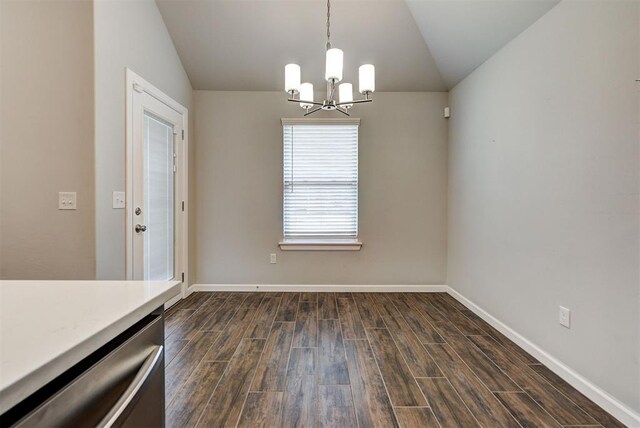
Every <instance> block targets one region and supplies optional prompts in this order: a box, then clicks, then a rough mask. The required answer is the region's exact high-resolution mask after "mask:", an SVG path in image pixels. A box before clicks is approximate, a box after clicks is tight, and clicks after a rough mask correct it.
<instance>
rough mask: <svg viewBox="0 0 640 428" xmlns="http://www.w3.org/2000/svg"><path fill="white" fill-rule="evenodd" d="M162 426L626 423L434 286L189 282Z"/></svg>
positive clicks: (172, 317) (171, 337)
mask: <svg viewBox="0 0 640 428" xmlns="http://www.w3.org/2000/svg"><path fill="white" fill-rule="evenodd" d="M165 335H166V353H165V360H166V405H167V426H168V427H188V426H203V427H223V426H224V427H236V426H238V427H280V426H283V427H293V426H300V427H302V426H307V427H339V428H346V427H361V428H364V427H397V426H400V427H443V428H445V427H478V426H482V427H487V428H494V427H560V426H566V427H568V426H571V427H578V426H581V427H587V426H589V427H594V426H601V427H602V426H603V427H624V425H623V424H621V423H620V422H618V421H617V420H616V419H614V418H613V417H612V416H610V415H609V414H607V413H606V412H605V411H604V410H602V409H600V408H599V407H598V406H597V405H595V404H594V403H593V402H592V401H590V400H589V399H588V398H586V397H585V396H584V395H582V394H580V393H579V392H578V391H576V390H575V389H574V388H572V387H571V386H570V385H568V384H567V383H566V382H564V381H563V380H562V379H560V378H559V377H558V376H557V375H556V374H554V373H553V372H552V371H551V370H549V369H548V368H546V367H545V366H543V365H541V364H540V363H539V362H538V361H536V360H535V359H534V358H533V357H531V356H530V355H528V354H527V353H526V352H524V351H523V350H522V349H520V348H519V347H518V346H516V345H515V344H514V343H513V342H511V341H510V340H509V339H507V338H506V337H505V336H504V335H502V334H500V333H499V332H498V331H497V330H495V329H494V328H493V327H491V326H489V325H488V324H487V323H485V322H484V321H483V320H481V319H480V318H479V317H477V316H476V315H475V314H474V313H473V312H471V311H470V310H469V309H467V308H466V307H464V306H463V305H462V304H460V303H459V302H457V301H456V300H455V299H453V298H452V297H451V296H449V295H447V294H443V293H392V294H382V293H274V292H272V293H193V294H191V295H190V296H189V297H188V298H187V299H185V300H183V301H182V302H180V303H178V304H177V305H175V306H174V307H172V308H171V309H169V310H168V311H167V314H166V324H165Z"/></svg>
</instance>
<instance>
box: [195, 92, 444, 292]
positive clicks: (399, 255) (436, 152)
mask: <svg viewBox="0 0 640 428" xmlns="http://www.w3.org/2000/svg"><path fill="white" fill-rule="evenodd" d="M194 94H195V112H196V119H195V130H196V141H197V152H198V157H197V159H196V181H197V182H198V189H197V197H196V203H197V206H196V211H197V214H196V216H197V218H196V222H197V225H198V237H197V242H196V245H197V250H196V255H197V266H198V267H197V275H196V282H198V283H208V284H236V283H239V284H273V283H275V284H289V283H293V284H296V283H297V284H443V283H444V280H445V271H446V174H447V172H446V159H447V121H446V119H444V118H443V116H442V109H443V107H444V106H445V105H446V103H447V94H446V93H378V94H375V102H374V103H373V104H370V105H366V106H359V107H356V108H354V117H360V118H361V119H362V122H361V125H360V150H359V152H360V153H359V155H360V159H359V163H360V165H359V172H360V200H359V204H360V218H359V224H360V237H361V239H362V241H363V242H364V246H363V247H362V250H361V251H359V252H356V251H354V252H294V251H287V252H281V251H279V249H278V241H279V240H281V238H282V126H281V124H280V118H282V117H301V116H302V110H301V109H300V108H299V107H298V106H297V104H293V103H288V102H287V101H286V100H285V98H286V94H285V93H284V92H282V93H280V92H208V91H195V93H194ZM319 96H320V95H318V97H319ZM269 253H277V254H278V263H277V264H275V265H272V264H269Z"/></svg>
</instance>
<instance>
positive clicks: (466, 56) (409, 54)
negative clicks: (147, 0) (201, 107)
mask: <svg viewBox="0 0 640 428" xmlns="http://www.w3.org/2000/svg"><path fill="white" fill-rule="evenodd" d="M558 1H559V0H406V1H405V0H332V2H331V11H332V12H331V39H332V43H333V46H334V47H339V48H340V49H342V50H343V51H344V68H345V71H344V78H345V81H348V82H352V83H354V86H357V73H358V66H359V65H360V64H364V63H372V64H374V65H375V66H376V89H377V90H379V91H445V90H447V89H450V88H451V87H453V86H454V85H455V84H456V83H458V82H459V81H460V80H461V79H462V78H464V77H465V76H466V75H468V74H469V73H470V72H471V71H473V70H474V69H475V68H476V67H477V66H478V65H480V64H481V63H482V62H484V61H485V60H486V59H487V58H489V57H490V56H491V55H493V54H494V53H495V52H496V51H497V50H499V49H500V48H501V47H502V46H504V45H505V44H506V43H507V42H508V41H510V40H511V39H513V38H514V37H515V36H517V35H518V34H519V33H520V32H522V31H523V30H524V29H525V28H527V27H528V26H529V25H531V24H532V23H533V22H534V21H535V20H537V19H538V18H539V17H540V16H542V15H543V14H544V13H546V12H547V11H548V10H549V9H551V7H553V6H554V5H555V4H556V3H557V2H558ZM156 3H157V4H158V7H159V9H160V12H161V13H162V16H163V18H164V21H165V23H166V25H167V28H168V29H169V33H170V34H171V37H172V38H173V42H174V44H175V46H176V49H177V51H178V54H179V55H180V59H181V60H182V63H183V64H184V67H185V69H186V71H187V74H188V75H189V79H190V80H191V84H192V85H193V88H194V89H206V90H244V91H271V90H281V89H282V87H283V84H284V82H283V80H284V77H283V76H284V66H285V64H287V63H290V62H295V63H298V64H300V66H301V67H302V79H303V81H309V82H312V83H313V84H314V85H315V87H316V89H318V90H321V89H322V88H323V86H324V81H323V75H324V50H325V41H326V28H325V25H326V1H325V0H156Z"/></svg>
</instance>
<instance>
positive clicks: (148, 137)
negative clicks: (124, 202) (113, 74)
mask: <svg viewBox="0 0 640 428" xmlns="http://www.w3.org/2000/svg"><path fill="white" fill-rule="evenodd" d="M135 77H137V76H135ZM138 80H141V79H139V78H138ZM129 83H131V85H132V86H131V92H130V104H129V105H130V113H129V112H128V117H129V119H130V121H131V123H130V125H131V126H130V127H129V126H128V128H129V129H128V132H130V134H129V136H130V140H131V141H130V147H129V159H130V160H129V164H130V168H129V176H128V180H127V181H128V183H127V188H128V191H129V192H130V197H128V202H129V203H128V206H127V216H128V219H127V220H128V221H127V234H128V235H129V239H128V241H129V243H130V244H129V245H128V248H129V252H128V256H127V257H128V260H127V262H128V269H127V271H128V276H129V277H130V279H134V280H160V281H164V280H171V279H174V280H180V281H184V277H183V275H184V273H183V272H184V269H183V267H184V264H185V260H184V259H185V257H184V241H183V235H184V229H185V228H184V221H186V219H185V215H184V211H183V210H184V203H183V201H184V198H183V189H184V184H185V178H186V177H185V174H184V173H185V166H186V165H185V163H184V161H183V159H184V155H185V150H184V147H183V145H184V144H185V142H184V124H185V123H186V117H185V114H186V112H181V111H178V109H176V108H175V102H173V100H167V101H168V102H165V100H163V98H164V97H166V95H164V94H161V93H160V94H158V93H155V92H157V89H155V88H153V87H152V86H150V85H148V84H147V85H148V87H145V83H146V82H145V83H142V84H140V83H135V82H130V81H129V82H128V84H129ZM171 104H173V106H171ZM183 293H184V289H183Z"/></svg>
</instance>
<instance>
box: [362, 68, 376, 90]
mask: <svg viewBox="0 0 640 428" xmlns="http://www.w3.org/2000/svg"><path fill="white" fill-rule="evenodd" d="M359 71H360V73H359V74H360V79H359V80H360V82H359V83H360V93H361V94H364V93H365V92H375V90H376V69H375V67H374V66H373V65H371V64H364V65H361V66H360V69H359Z"/></svg>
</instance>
